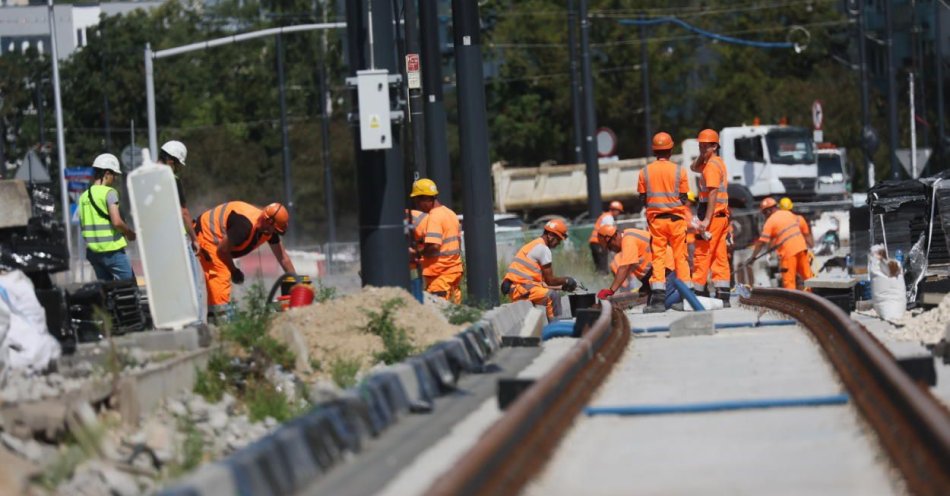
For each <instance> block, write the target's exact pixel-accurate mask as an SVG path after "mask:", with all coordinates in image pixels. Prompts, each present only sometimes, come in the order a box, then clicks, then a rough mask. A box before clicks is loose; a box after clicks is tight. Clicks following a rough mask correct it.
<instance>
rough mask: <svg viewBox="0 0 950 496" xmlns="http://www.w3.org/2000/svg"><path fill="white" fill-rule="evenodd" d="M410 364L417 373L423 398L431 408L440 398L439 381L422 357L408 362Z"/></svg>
mask: <svg viewBox="0 0 950 496" xmlns="http://www.w3.org/2000/svg"><path fill="white" fill-rule="evenodd" d="M408 363H409V365H411V366H412V369H413V371H414V372H415V373H416V379H417V380H418V382H419V391H420V392H421V395H422V397H423V398H425V399H426V401H427V402H428V403H429V406H430V407H431V406H432V405H431V403H432V401H433V400H435V398H436V397H437V396H439V386H438V379H437V378H436V377H435V376H434V375H432V372H431V371H430V370H429V366H428V365H426V361H425V359H423V358H422V357H418V356H415V357H412V358H410V359H409V360H408Z"/></svg>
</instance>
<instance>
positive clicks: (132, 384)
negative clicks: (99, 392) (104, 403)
mask: <svg viewBox="0 0 950 496" xmlns="http://www.w3.org/2000/svg"><path fill="white" fill-rule="evenodd" d="M215 349H216V348H202V349H199V350H195V351H191V352H188V353H185V354H184V355H182V356H179V357H176V358H173V359H170V360H167V361H165V362H162V363H160V364H158V365H157V366H155V367H152V368H147V369H145V370H142V371H138V372H135V373H133V374H131V375H127V376H125V377H122V378H121V379H120V380H119V384H118V388H117V389H118V394H117V397H118V402H119V412H120V413H121V414H122V420H123V422H125V423H126V424H132V425H135V424H138V420H139V417H140V416H141V414H142V413H143V412H148V411H151V410H153V409H154V408H156V407H158V405H159V404H160V403H161V402H162V401H163V400H164V399H165V398H168V397H169V396H173V395H175V394H178V393H179V392H181V391H184V390H190V389H191V387H192V385H193V384H194V383H195V377H196V375H197V371H198V370H200V369H204V368H205V367H207V365H208V359H209V358H210V356H211V353H212V352H213V351H214V350H215Z"/></svg>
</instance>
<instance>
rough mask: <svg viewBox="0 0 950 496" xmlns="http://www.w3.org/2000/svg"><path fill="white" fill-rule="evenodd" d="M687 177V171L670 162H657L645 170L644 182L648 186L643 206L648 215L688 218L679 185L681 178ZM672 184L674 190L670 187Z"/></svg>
mask: <svg viewBox="0 0 950 496" xmlns="http://www.w3.org/2000/svg"><path fill="white" fill-rule="evenodd" d="M685 177H686V171H685V170H683V167H682V166H681V165H679V164H674V163H673V162H670V161H669V160H657V161H655V162H652V163H650V164H649V165H647V166H646V167H644V168H643V182H644V185H645V186H646V188H645V189H646V192H645V193H644V195H645V196H646V197H645V198H643V199H642V200H643V204H644V205H645V206H646V209H647V215H649V216H651V217H652V216H655V215H656V214H664V213H671V214H675V215H679V216H680V217H683V218H684V219H685V218H686V215H687V213H686V210H687V208H688V207H686V206H685V205H683V201H682V200H681V199H680V194H685V193H680V191H679V185H680V181H681V178H685ZM670 179H672V181H670ZM666 183H672V189H670V190H669V191H667V190H668V189H669V185H668V184H666Z"/></svg>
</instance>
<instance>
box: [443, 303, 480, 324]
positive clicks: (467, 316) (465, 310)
mask: <svg viewBox="0 0 950 496" xmlns="http://www.w3.org/2000/svg"><path fill="white" fill-rule="evenodd" d="M482 313H483V311H482V309H480V308H475V307H470V306H466V305H454V304H449V305H447V306H446V307H445V308H443V309H442V315H445V318H447V319H448V320H449V324H452V325H462V324H469V323H472V322H477V321H478V319H480V318H481V317H482Z"/></svg>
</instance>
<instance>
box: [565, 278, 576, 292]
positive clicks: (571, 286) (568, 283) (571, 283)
mask: <svg viewBox="0 0 950 496" xmlns="http://www.w3.org/2000/svg"><path fill="white" fill-rule="evenodd" d="M561 289H563V290H564V291H567V292H568V293H571V292H573V291H574V290H575V289H577V281H575V280H574V278H573V277H565V278H564V284H562V285H561Z"/></svg>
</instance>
